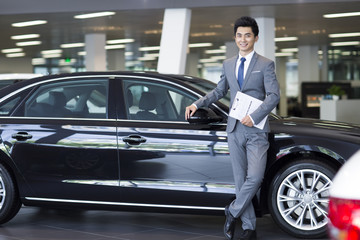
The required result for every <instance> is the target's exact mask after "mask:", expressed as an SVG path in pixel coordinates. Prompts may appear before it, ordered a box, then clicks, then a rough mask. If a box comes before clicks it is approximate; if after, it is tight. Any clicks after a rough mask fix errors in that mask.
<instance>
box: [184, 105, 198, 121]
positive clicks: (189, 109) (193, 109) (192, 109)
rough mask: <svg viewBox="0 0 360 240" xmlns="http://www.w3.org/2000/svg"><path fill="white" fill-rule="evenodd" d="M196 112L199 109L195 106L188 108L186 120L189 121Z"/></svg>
mask: <svg viewBox="0 0 360 240" xmlns="http://www.w3.org/2000/svg"><path fill="white" fill-rule="evenodd" d="M196 110H197V108H196V107H195V105H193V104H191V105H190V106H187V107H186V109H185V120H188V119H189V117H191V116H192V115H194V113H195V112H196Z"/></svg>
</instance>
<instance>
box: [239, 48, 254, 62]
mask: <svg viewBox="0 0 360 240" xmlns="http://www.w3.org/2000/svg"><path fill="white" fill-rule="evenodd" d="M254 53H255V50H252V52H250V53H249V54H248V55H246V56H245V57H244V58H245V59H246V62H250V60H251V58H252V57H253V56H254ZM242 57H243V56H241V55H240V53H239V58H238V61H240V59H241V58H242Z"/></svg>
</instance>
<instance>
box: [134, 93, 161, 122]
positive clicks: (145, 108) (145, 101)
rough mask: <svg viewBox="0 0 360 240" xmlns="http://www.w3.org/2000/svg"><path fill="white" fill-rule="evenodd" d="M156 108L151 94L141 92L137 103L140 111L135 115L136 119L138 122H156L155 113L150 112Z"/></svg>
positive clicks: (153, 96) (154, 99)
mask: <svg viewBox="0 0 360 240" xmlns="http://www.w3.org/2000/svg"><path fill="white" fill-rule="evenodd" d="M155 108H156V98H155V95H154V94H153V93H150V92H143V93H142V94H141V97H140V101H139V109H140V111H139V112H137V113H136V119H140V120H157V119H158V118H157V116H156V114H155V113H152V112H150V111H152V110H154V109H155Z"/></svg>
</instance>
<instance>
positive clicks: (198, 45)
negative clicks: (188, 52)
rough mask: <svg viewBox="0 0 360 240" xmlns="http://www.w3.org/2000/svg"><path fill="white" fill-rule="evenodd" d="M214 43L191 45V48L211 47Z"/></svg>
mask: <svg viewBox="0 0 360 240" xmlns="http://www.w3.org/2000/svg"><path fill="white" fill-rule="evenodd" d="M212 45H213V44H212V43H191V44H189V47H190V48H196V47H211V46H212Z"/></svg>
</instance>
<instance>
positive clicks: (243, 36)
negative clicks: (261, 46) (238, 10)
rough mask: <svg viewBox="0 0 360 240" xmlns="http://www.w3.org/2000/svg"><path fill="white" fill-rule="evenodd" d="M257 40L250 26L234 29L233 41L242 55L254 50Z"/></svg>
mask: <svg viewBox="0 0 360 240" xmlns="http://www.w3.org/2000/svg"><path fill="white" fill-rule="evenodd" d="M257 40H258V36H256V37H255V35H254V33H253V31H252V29H251V27H238V29H237V30H236V34H235V42H236V45H237V47H238V48H239V50H240V54H241V55H242V56H246V55H247V54H249V53H250V52H252V51H253V50H254V45H255V42H256V41H257Z"/></svg>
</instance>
